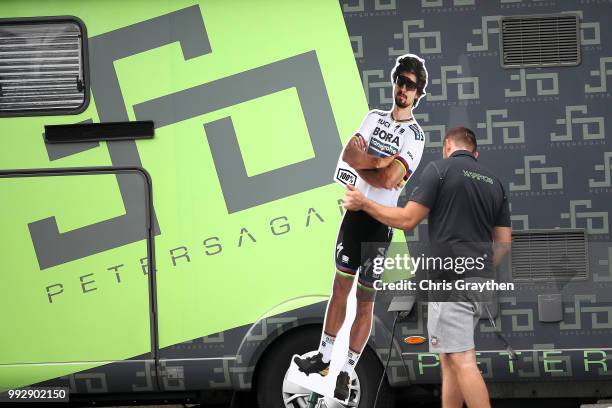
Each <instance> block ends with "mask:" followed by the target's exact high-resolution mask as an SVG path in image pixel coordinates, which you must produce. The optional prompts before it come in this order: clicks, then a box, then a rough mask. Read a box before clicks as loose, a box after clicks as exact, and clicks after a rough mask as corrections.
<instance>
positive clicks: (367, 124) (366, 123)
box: [349, 111, 376, 144]
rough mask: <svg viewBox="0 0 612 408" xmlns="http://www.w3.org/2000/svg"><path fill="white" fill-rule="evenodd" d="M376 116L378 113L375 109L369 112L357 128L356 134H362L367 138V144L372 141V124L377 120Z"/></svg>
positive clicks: (364, 138)
mask: <svg viewBox="0 0 612 408" xmlns="http://www.w3.org/2000/svg"><path fill="white" fill-rule="evenodd" d="M375 117H376V114H374V111H370V112H368V114H367V115H366V116H365V118H363V120H362V121H361V125H359V128H357V130H356V131H355V136H356V135H361V137H362V138H363V140H365V142H366V144H367V143H369V142H370V136H371V135H372V125H373V124H374V122H375V120H376V118H375ZM349 140H350V139H349Z"/></svg>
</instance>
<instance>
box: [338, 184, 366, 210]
mask: <svg viewBox="0 0 612 408" xmlns="http://www.w3.org/2000/svg"><path fill="white" fill-rule="evenodd" d="M365 200H366V198H365V196H364V195H363V194H362V193H361V191H359V190H357V189H356V188H355V187H353V186H351V185H350V184H347V185H346V191H345V192H344V203H343V204H342V205H343V206H344V208H346V209H347V210H351V211H359V210H361V209H362V208H363V204H364V202H365Z"/></svg>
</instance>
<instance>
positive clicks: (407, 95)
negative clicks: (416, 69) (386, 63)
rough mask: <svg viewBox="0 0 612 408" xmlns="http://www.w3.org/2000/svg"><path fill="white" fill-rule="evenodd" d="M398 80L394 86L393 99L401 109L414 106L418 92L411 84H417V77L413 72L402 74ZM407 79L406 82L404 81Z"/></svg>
mask: <svg viewBox="0 0 612 408" xmlns="http://www.w3.org/2000/svg"><path fill="white" fill-rule="evenodd" d="M399 76H401V77H403V78H398V79H397V80H396V81H395V83H394V84H393V97H394V100H395V104H396V105H397V106H398V107H400V108H408V107H410V106H412V105H413V104H414V98H415V97H416V94H417V90H416V88H415V87H414V86H411V84H416V75H414V74H413V73H412V72H400V73H399ZM404 79H406V80H404Z"/></svg>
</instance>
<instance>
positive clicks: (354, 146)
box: [342, 134, 397, 170]
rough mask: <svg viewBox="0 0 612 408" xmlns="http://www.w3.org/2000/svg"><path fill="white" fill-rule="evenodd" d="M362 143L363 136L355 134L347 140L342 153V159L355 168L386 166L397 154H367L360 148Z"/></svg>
mask: <svg viewBox="0 0 612 408" xmlns="http://www.w3.org/2000/svg"><path fill="white" fill-rule="evenodd" d="M363 144H364V141H363V137H362V136H361V135H360V134H356V135H355V136H353V137H352V138H351V140H349V142H348V144H347V145H346V147H345V148H344V152H343V153H342V160H343V161H345V162H346V163H347V164H348V165H349V166H351V167H352V168H354V169H355V170H362V169H382V168H385V167H387V166H388V165H389V164H390V163H392V162H393V160H395V158H396V157H397V155H393V156H389V157H377V156H373V155H371V154H367V153H366V152H365V150H364V149H363V148H362V146H363Z"/></svg>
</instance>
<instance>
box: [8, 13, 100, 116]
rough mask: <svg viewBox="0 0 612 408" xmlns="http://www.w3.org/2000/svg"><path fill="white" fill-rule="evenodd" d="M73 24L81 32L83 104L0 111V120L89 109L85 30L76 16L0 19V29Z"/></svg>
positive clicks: (79, 111)
mask: <svg viewBox="0 0 612 408" xmlns="http://www.w3.org/2000/svg"><path fill="white" fill-rule="evenodd" d="M62 22H66V23H73V24H76V25H77V26H78V27H79V29H80V30H81V68H82V75H83V87H84V95H83V103H82V105H81V106H79V107H78V108H76V109H72V108H66V109H63V108H62V109H36V110H34V109H29V110H23V111H18V110H15V111H10V112H7V111H2V110H0V118H11V117H28V116H62V115H78V114H79V113H83V112H85V111H86V110H87V108H88V107H89V101H90V98H91V89H90V87H91V81H90V76H89V46H88V37H87V28H86V26H85V23H84V22H83V20H81V19H80V18H78V17H76V16H68V15H66V16H40V17H38V16H37V17H11V18H0V27H1V26H5V25H20V24H23V25H32V24H53V23H62Z"/></svg>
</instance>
